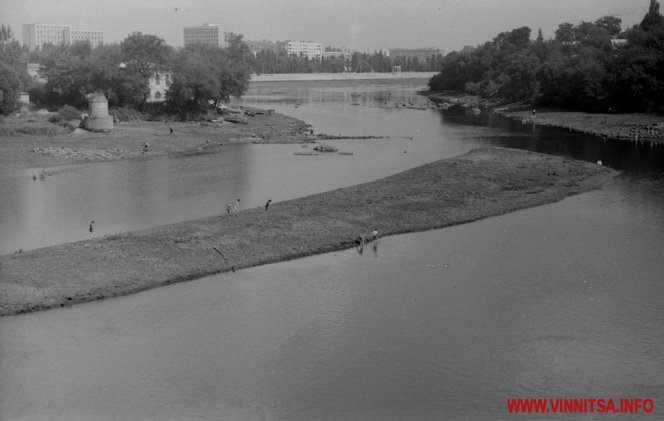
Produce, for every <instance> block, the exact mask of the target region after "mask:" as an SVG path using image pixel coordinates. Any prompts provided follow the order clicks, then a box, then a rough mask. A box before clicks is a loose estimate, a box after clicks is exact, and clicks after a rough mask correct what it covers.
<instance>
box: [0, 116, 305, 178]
mask: <svg viewBox="0 0 664 421" xmlns="http://www.w3.org/2000/svg"><path fill="white" fill-rule="evenodd" d="M251 114H253V115H252V116H248V117H247V118H246V124H238V123H231V122H226V121H216V122H211V121H198V122H197V121H194V122H172V121H169V122H156V121H132V122H120V123H116V124H115V128H114V129H113V131H111V132H109V133H95V132H88V131H84V130H75V131H74V132H71V133H67V134H54V135H25V134H10V135H2V136H0V175H11V174H13V173H15V172H16V171H19V170H23V169H28V168H44V167H53V166H58V165H67V164H78V163H84V162H91V161H109V160H120V159H134V158H138V159H145V158H149V157H154V156H162V155H168V154H177V153H206V152H214V151H217V150H219V149H220V148H223V145H225V144H230V143H303V142H314V141H316V140H318V138H317V137H314V136H311V135H310V129H311V126H310V125H309V124H307V123H305V122H303V121H301V120H298V119H296V118H293V117H289V116H285V115H282V114H278V113H268V112H267V111H266V112H261V113H260V114H256V113H251ZM6 124H10V122H6ZM54 127H56V126H54ZM170 129H173V133H172V134H171V132H170ZM146 143H148V144H149V150H148V151H144V146H145V144H146Z"/></svg>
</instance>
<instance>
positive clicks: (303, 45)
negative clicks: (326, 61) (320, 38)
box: [285, 41, 323, 58]
mask: <svg viewBox="0 0 664 421" xmlns="http://www.w3.org/2000/svg"><path fill="white" fill-rule="evenodd" d="M285 48H286V54H288V55H289V56H290V55H292V54H295V55H296V56H299V55H300V54H302V55H303V56H305V57H307V58H316V57H321V56H322V55H323V46H322V45H321V43H320V42H312V41H286V46H285Z"/></svg>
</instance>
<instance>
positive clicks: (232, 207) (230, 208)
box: [226, 199, 240, 216]
mask: <svg viewBox="0 0 664 421" xmlns="http://www.w3.org/2000/svg"><path fill="white" fill-rule="evenodd" d="M239 210H240V199H237V200H236V201H235V203H233V204H230V203H229V204H227V205H226V215H228V216H237V213H238V211H239Z"/></svg>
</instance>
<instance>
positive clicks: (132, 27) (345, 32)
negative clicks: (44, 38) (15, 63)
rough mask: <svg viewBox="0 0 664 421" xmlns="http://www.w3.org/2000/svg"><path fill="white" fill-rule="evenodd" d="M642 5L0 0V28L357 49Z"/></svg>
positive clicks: (463, 36) (638, 12)
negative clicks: (50, 27)
mask: <svg viewBox="0 0 664 421" xmlns="http://www.w3.org/2000/svg"><path fill="white" fill-rule="evenodd" d="M649 4H650V1H649V0H104V1H99V0H0V24H5V25H7V24H9V25H10V26H11V28H12V30H13V32H14V35H15V38H16V39H17V40H18V41H21V42H22V40H23V36H22V25H23V24H24V23H56V24H63V25H70V26H72V27H73V28H77V29H92V30H102V31H104V42H105V43H112V42H120V41H122V40H123V39H124V38H125V37H126V36H127V35H129V34H130V33H132V32H134V31H140V32H143V33H146V34H152V35H157V36H159V37H161V38H163V39H164V40H166V42H167V43H168V44H169V45H172V46H182V44H183V35H182V28H183V27H184V26H191V25H201V24H203V23H219V24H221V25H222V27H223V28H224V30H225V31H229V32H235V33H240V34H243V35H244V38H245V39H247V40H261V39H267V40H272V41H284V40H305V41H318V42H321V43H323V45H324V46H333V47H348V48H352V49H354V50H358V51H367V50H374V49H378V48H388V49H389V48H412V47H437V48H442V49H444V50H445V52H446V53H447V52H450V51H453V50H459V49H461V48H463V47H464V46H465V45H472V46H476V45H478V44H481V43H483V42H485V41H488V40H491V39H492V38H493V37H494V36H496V35H497V34H498V33H500V32H504V31H508V30H511V29H514V28H518V27H521V26H528V27H530V28H531V29H532V33H533V37H534V36H535V35H537V30H538V29H540V28H541V29H542V31H543V33H544V37H545V38H551V37H553V34H554V31H555V30H556V29H557V27H558V25H559V24H560V23H563V22H569V23H573V24H577V23H579V22H581V21H595V20H597V19H599V18H601V17H603V16H606V15H613V16H617V17H619V18H621V19H622V21H623V28H625V27H630V26H632V25H634V24H636V23H638V22H640V21H641V19H642V18H643V16H644V15H645V14H646V12H647V11H648V6H649Z"/></svg>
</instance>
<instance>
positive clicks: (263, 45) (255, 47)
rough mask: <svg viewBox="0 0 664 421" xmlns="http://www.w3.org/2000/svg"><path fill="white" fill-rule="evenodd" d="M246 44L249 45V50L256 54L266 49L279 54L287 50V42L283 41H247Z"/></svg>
mask: <svg viewBox="0 0 664 421" xmlns="http://www.w3.org/2000/svg"><path fill="white" fill-rule="evenodd" d="M246 44H247V47H249V51H251V52H252V54H254V55H256V54H258V53H263V52H265V51H272V52H273V53H275V54H279V53H280V52H281V51H285V48H286V43H285V42H283V41H282V42H279V41H266V40H262V41H246Z"/></svg>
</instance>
